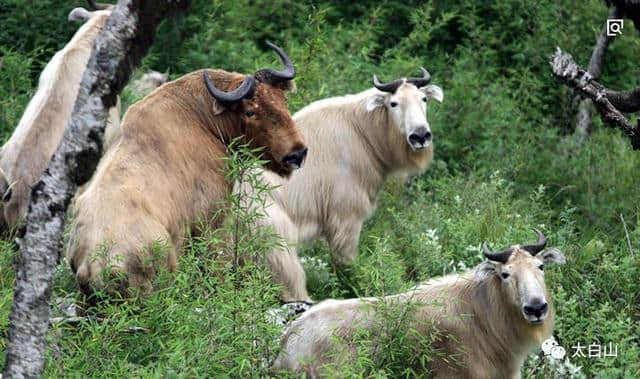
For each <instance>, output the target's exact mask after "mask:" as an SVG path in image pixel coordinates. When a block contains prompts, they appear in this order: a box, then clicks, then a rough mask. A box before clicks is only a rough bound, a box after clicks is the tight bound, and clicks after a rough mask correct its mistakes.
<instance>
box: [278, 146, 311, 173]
mask: <svg viewBox="0 0 640 379" xmlns="http://www.w3.org/2000/svg"><path fill="white" fill-rule="evenodd" d="M307 150H308V149H307V148H306V147H305V148H302V149H299V150H296V151H294V152H293V153H291V154H287V155H286V156H285V157H284V158H282V164H283V165H284V166H285V167H291V168H293V169H294V170H295V169H299V168H301V167H302V164H303V163H304V160H305V158H306V157H307Z"/></svg>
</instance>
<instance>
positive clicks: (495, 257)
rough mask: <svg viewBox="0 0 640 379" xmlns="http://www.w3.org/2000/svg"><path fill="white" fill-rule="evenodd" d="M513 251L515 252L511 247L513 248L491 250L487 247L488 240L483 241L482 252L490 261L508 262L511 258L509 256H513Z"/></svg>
mask: <svg viewBox="0 0 640 379" xmlns="http://www.w3.org/2000/svg"><path fill="white" fill-rule="evenodd" d="M512 252H513V249H511V248H508V249H506V250H502V251H497V252H496V251H491V250H489V248H488V247H487V243H486V242H483V243H482V253H483V254H484V256H485V257H486V258H487V259H488V260H490V261H494V262H500V263H507V261H508V260H509V257H510V256H511V253H512Z"/></svg>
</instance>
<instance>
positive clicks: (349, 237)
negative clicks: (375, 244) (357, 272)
mask: <svg viewBox="0 0 640 379" xmlns="http://www.w3.org/2000/svg"><path fill="white" fill-rule="evenodd" d="M361 230H362V222H361V221H357V220H352V221H351V222H341V223H338V224H336V227H334V228H333V229H332V230H330V232H329V233H327V235H326V236H325V238H326V239H327V242H328V243H329V251H330V252H331V264H332V267H333V269H334V272H335V273H336V275H337V276H338V279H339V280H340V283H342V285H343V286H344V289H345V290H346V291H347V292H348V293H349V294H350V295H355V292H354V289H353V284H354V283H353V279H354V278H353V270H352V266H351V265H352V264H353V262H354V261H355V259H356V257H357V255H358V242H359V240H360V231H361Z"/></svg>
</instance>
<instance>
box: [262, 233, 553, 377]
mask: <svg viewBox="0 0 640 379" xmlns="http://www.w3.org/2000/svg"><path fill="white" fill-rule="evenodd" d="M536 233H538V242H536V243H535V244H532V245H513V246H511V247H509V248H508V249H506V250H504V251H501V252H492V251H489V249H487V247H486V244H485V245H484V246H483V249H484V255H485V256H486V257H487V258H488V261H486V262H484V263H481V264H480V265H478V266H476V267H475V268H473V269H471V270H469V271H467V272H465V273H462V274H454V275H448V276H444V277H440V278H435V279H432V280H430V281H428V282H426V283H424V284H422V285H419V286H417V287H416V288H414V289H412V290H410V291H408V292H405V293H402V294H399V295H394V296H387V297H384V298H382V299H374V298H363V299H352V300H327V301H324V302H321V303H319V304H318V305H316V306H314V307H312V308H311V309H310V310H309V311H307V312H306V313H304V314H303V315H302V316H301V317H300V318H299V319H297V320H296V321H294V322H293V323H292V325H291V326H290V327H289V328H288V329H287V331H286V332H285V335H284V337H283V340H282V352H281V353H280V355H279V357H278V358H277V359H276V361H275V363H274V366H275V368H277V369H286V370H290V371H295V372H307V373H309V374H310V376H311V377H319V376H323V373H324V370H325V369H326V368H327V367H325V368H324V369H323V366H325V365H340V364H348V362H349V360H350V359H354V358H355V357H356V356H357V351H356V350H357V349H356V347H355V344H354V343H353V341H354V340H353V337H354V335H355V334H356V333H357V332H358V331H359V330H363V329H364V330H368V331H369V335H371V336H373V337H372V338H374V339H376V338H380V336H381V335H383V333H384V332H381V329H382V328H381V325H380V322H377V321H376V317H377V316H378V315H377V314H376V307H375V305H376V304H380V303H379V302H381V301H382V302H384V304H390V305H391V306H401V305H406V306H408V305H411V306H412V309H413V310H412V312H410V313H409V314H410V315H411V317H410V318H409V320H408V324H407V326H406V327H407V328H411V329H412V330H413V331H415V332H417V333H418V335H422V336H431V337H427V341H429V342H428V343H429V344H430V345H431V348H429V349H428V350H429V353H430V354H431V355H430V356H428V357H425V358H426V359H422V360H420V359H418V360H417V361H420V362H427V364H426V365H425V366H423V367H421V369H423V370H425V371H428V372H423V373H419V374H421V375H424V376H429V375H433V376H435V377H437V378H496V379H498V378H518V377H520V369H521V367H522V364H523V363H524V360H525V358H526V357H527V355H528V354H529V353H530V352H531V351H532V350H533V349H534V348H535V347H537V346H540V345H541V344H542V342H543V341H544V340H546V339H547V338H549V337H550V336H551V333H552V330H553V316H554V314H553V312H554V311H553V306H552V304H551V297H550V295H549V291H548V290H547V287H546V285H545V281H544V272H543V266H544V265H545V264H547V263H560V264H562V263H565V258H564V255H563V254H562V253H561V252H560V251H559V250H558V249H555V248H547V249H544V247H545V244H546V238H545V237H544V235H543V234H542V233H540V232H539V231H536ZM378 309H380V308H378ZM378 318H379V317H378ZM409 335H411V334H409ZM414 335H415V334H414ZM412 338H413V337H412ZM407 342H408V343H410V344H412V345H414V346H421V345H420V344H419V343H417V342H416V341H413V342H416V343H415V344H414V343H413V342H411V341H407ZM417 354H420V351H419V350H418V351H417ZM418 369H420V368H418Z"/></svg>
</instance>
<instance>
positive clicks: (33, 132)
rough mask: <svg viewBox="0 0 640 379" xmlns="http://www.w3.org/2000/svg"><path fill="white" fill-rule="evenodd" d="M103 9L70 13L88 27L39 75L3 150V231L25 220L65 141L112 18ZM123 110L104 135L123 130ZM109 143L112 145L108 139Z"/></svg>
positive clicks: (112, 114) (115, 110) (0, 157)
mask: <svg viewBox="0 0 640 379" xmlns="http://www.w3.org/2000/svg"><path fill="white" fill-rule="evenodd" d="M89 3H90V4H92V5H95V3H93V2H89ZM103 8H105V9H98V10H96V11H94V12H90V11H87V10H86V9H83V8H76V9H74V10H72V11H71V13H69V21H84V24H83V25H82V26H81V27H80V29H79V30H78V31H77V32H76V34H75V35H74V36H73V38H72V39H71V41H69V43H67V45H66V46H65V47H64V48H63V49H62V50H60V51H58V52H57V53H56V54H55V55H54V56H53V58H52V59H51V61H49V63H48V64H47V66H46V67H45V68H44V70H43V71H42V73H41V74H40V80H39V83H38V90H37V91H36V93H35V95H34V96H33V98H32V99H31V101H30V102H29V105H28V106H27V108H26V110H25V111H24V114H23V115H22V118H21V119H20V122H19V123H18V126H17V127H16V129H15V131H14V132H13V135H12V136H11V138H10V139H9V141H7V143H6V144H5V145H4V146H3V147H2V149H1V151H0V169H2V170H3V171H4V173H5V175H6V179H7V181H8V184H9V188H10V189H11V196H5V197H4V199H3V200H4V201H3V206H2V214H1V217H0V224H1V226H2V229H5V228H10V229H13V228H15V227H17V226H19V225H20V224H21V223H22V222H23V220H24V217H25V216H26V211H27V205H28V203H29V198H30V195H31V187H32V186H33V185H34V184H35V182H36V181H37V180H38V179H39V178H40V176H41V175H42V173H43V172H44V170H45V169H46V168H47V165H48V163H49V161H50V160H51V157H52V155H53V153H54V152H55V150H56V148H57V147H58V144H59V143H60V140H61V139H62V136H63V134H64V130H65V128H66V126H67V124H68V123H69V118H70V117H71V112H72V110H73V105H74V103H75V100H76V96H77V94H78V89H79V87H80V81H81V80H82V75H83V73H84V71H85V68H86V66H87V63H88V61H89V57H90V55H91V49H92V46H93V42H94V40H95V38H96V36H97V35H98V33H100V31H101V30H102V28H103V27H104V25H105V23H106V22H107V19H108V18H109V16H110V15H111V7H110V6H105V7H103ZM119 112H120V104H119V102H118V104H117V105H116V106H115V107H112V108H111V109H110V110H109V119H108V121H107V129H106V131H105V136H107V137H108V136H109V135H111V134H112V133H113V130H114V129H117V128H118V125H119V123H120V119H119V117H120V116H119ZM105 141H106V142H105V143H106V144H108V143H109V141H108V140H107V139H105Z"/></svg>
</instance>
